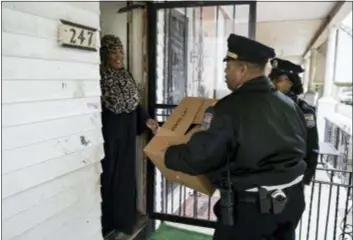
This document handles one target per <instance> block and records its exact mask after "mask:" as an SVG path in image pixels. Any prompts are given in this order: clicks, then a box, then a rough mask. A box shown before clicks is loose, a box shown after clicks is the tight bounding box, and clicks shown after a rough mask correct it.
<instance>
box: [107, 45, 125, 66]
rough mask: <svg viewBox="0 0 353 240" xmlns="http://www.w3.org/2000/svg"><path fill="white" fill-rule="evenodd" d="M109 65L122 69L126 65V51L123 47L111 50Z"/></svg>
mask: <svg viewBox="0 0 353 240" xmlns="http://www.w3.org/2000/svg"><path fill="white" fill-rule="evenodd" d="M107 63H108V66H109V67H111V68H113V69H120V68H123V67H124V52H123V49H122V48H115V49H114V50H111V51H109V54H108V61H107Z"/></svg>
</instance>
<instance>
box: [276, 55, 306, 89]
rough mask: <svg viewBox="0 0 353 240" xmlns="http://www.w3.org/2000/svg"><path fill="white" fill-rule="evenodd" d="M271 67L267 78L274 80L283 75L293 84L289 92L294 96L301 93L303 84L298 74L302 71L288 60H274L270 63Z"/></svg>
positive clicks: (302, 70)
mask: <svg viewBox="0 0 353 240" xmlns="http://www.w3.org/2000/svg"><path fill="white" fill-rule="evenodd" d="M270 63H271V65H272V70H271V73H270V74H269V78H270V79H272V80H274V79H276V78H278V77H279V76H281V75H283V74H285V75H287V76H288V79H289V80H290V81H291V82H292V83H293V86H292V88H291V90H292V91H293V92H294V93H295V94H296V95H299V94H302V93H303V91H304V90H303V84H302V82H301V79H300V77H299V73H302V72H304V69H303V68H302V67H301V66H299V65H297V64H294V63H292V62H290V61H288V60H283V59H279V58H274V59H272V60H271V61H270Z"/></svg>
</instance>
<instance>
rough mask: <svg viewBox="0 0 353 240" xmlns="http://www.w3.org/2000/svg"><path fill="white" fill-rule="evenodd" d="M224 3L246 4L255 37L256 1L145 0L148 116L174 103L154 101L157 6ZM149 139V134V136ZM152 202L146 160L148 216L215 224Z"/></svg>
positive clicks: (152, 178)
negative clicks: (172, 212)
mask: <svg viewBox="0 0 353 240" xmlns="http://www.w3.org/2000/svg"><path fill="white" fill-rule="evenodd" d="M225 5H249V34H248V35H249V36H250V38H252V39H254V38H255V28H256V1H203V2H201V1H200V2H196V1H185V2H181V1H171V2H149V3H148V4H147V16H148V30H147V31H148V32H147V41H148V44H147V47H148V49H147V51H148V112H149V114H150V116H151V117H152V118H155V117H156V109H157V108H158V107H161V105H163V107H164V108H173V107H174V106H175V105H168V104H157V101H156V99H157V96H156V89H157V71H156V69H157V57H156V55H157V20H158V19H157V13H158V10H161V9H171V8H188V7H206V6H225ZM149 137H150V138H151V137H152V136H149ZM154 203H155V166H154V165H153V163H152V162H151V161H147V213H148V215H149V217H150V218H151V219H156V220H162V221H170V222H178V223H183V224H190V225H195V226H202V227H211V228H214V227H215V223H214V222H212V221H207V220H201V219H192V218H187V217H180V216H174V215H170V214H164V213H158V212H155V209H154Z"/></svg>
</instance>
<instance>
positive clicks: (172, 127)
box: [144, 97, 217, 196]
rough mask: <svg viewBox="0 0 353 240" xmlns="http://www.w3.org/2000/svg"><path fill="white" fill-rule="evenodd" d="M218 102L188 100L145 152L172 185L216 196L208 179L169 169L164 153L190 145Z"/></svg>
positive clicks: (182, 102) (162, 128)
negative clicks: (173, 146) (187, 143)
mask: <svg viewBox="0 0 353 240" xmlns="http://www.w3.org/2000/svg"><path fill="white" fill-rule="evenodd" d="M216 101H217V100H215V99H205V98H199V97H186V98H184V99H183V100H182V101H181V102H180V104H179V105H178V106H177V107H176V108H175V109H174V111H173V113H172V114H171V115H170V117H169V118H168V120H167V121H166V122H165V123H164V125H163V126H162V127H161V128H160V129H159V130H158V132H157V134H156V136H154V137H153V138H152V140H151V141H150V142H149V143H148V144H147V146H146V147H145V148H144V152H145V154H146V155H147V156H148V157H149V159H151V161H152V162H153V163H154V165H155V166H156V167H157V168H158V169H159V170H160V171H161V172H162V174H163V175H164V176H165V177H166V179H167V180H169V181H174V182H177V183H180V184H182V185H185V186H186V187H188V188H191V189H194V190H196V191H199V192H201V193H204V194H207V195H210V196H211V195H213V193H214V192H215V188H214V187H213V186H212V185H211V182H210V181H209V180H208V179H207V177H206V176H190V175H188V174H185V173H181V172H177V171H173V170H170V169H168V168H166V166H165V165H164V159H163V151H164V150H165V149H166V148H167V147H168V146H172V145H178V144H181V143H186V142H188V141H189V139H190V137H191V136H192V134H194V133H195V132H197V131H202V128H201V126H200V124H201V123H202V121H203V118H204V114H205V110H206V109H207V108H208V107H210V106H212V105H213V104H214V103H216Z"/></svg>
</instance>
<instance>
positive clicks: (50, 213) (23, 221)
mask: <svg viewBox="0 0 353 240" xmlns="http://www.w3.org/2000/svg"><path fill="white" fill-rule="evenodd" d="M59 19H64V20H68V21H72V22H76V23H80V24H82V25H86V26H90V27H94V28H97V29H99V4H98V3H97V2H40V3H33V2H4V3H3V4H2V37H3V38H2V39H3V42H2V51H3V52H2V54H3V56H2V64H3V65H2V67H3V68H2V87H3V91H2V93H3V96H2V100H3V102H2V111H3V115H2V134H3V138H2V139H3V144H2V157H3V158H2V201H3V202H2V203H3V212H2V213H3V214H2V221H3V222H2V224H3V225H2V230H3V235H2V237H3V239H4V240H8V239H16V240H38V239H58V240H62V239H67V240H69V239H72V240H77V239H85V240H89V239H92V240H98V239H102V237H101V230H100V229H101V224H100V215H101V213H100V202H101V199H100V183H99V180H100V179H99V178H100V172H101V168H100V160H101V159H102V157H103V147H102V142H103V140H102V136H101V119H100V111H101V109H100V87H99V52H89V51H85V50H77V49H70V48H63V47H61V46H59V44H58V42H57V32H58V24H59Z"/></svg>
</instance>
